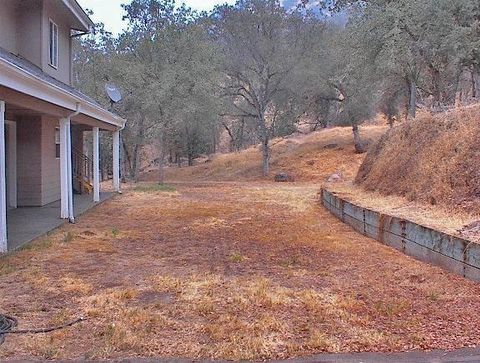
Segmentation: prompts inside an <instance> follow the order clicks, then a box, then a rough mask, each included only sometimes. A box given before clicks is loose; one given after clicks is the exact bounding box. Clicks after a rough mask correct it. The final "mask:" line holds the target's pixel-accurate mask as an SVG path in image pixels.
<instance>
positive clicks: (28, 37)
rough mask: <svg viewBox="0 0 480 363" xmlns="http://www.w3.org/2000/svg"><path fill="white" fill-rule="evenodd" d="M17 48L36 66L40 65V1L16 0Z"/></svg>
mask: <svg viewBox="0 0 480 363" xmlns="http://www.w3.org/2000/svg"><path fill="white" fill-rule="evenodd" d="M16 19H17V33H16V36H17V50H18V53H19V54H20V55H21V56H22V57H24V58H25V59H28V60H29V61H30V62H32V63H33V64H36V65H37V66H38V67H41V66H42V52H46V51H47V50H45V49H42V43H41V34H42V2H41V1H38V0H22V1H18V7H17V18H16Z"/></svg>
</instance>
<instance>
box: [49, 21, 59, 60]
mask: <svg viewBox="0 0 480 363" xmlns="http://www.w3.org/2000/svg"><path fill="white" fill-rule="evenodd" d="M48 65H49V66H50V67H52V68H55V69H58V25H57V23H55V22H54V21H53V20H52V19H48Z"/></svg>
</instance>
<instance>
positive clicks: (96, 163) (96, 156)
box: [93, 127, 100, 202]
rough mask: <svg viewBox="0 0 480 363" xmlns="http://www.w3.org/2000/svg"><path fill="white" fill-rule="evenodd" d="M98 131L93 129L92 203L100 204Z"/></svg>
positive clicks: (96, 128)
mask: <svg viewBox="0 0 480 363" xmlns="http://www.w3.org/2000/svg"><path fill="white" fill-rule="evenodd" d="M99 136H100V129H99V128H98V127H94V128H93V201H94V202H100V160H99V158H100V150H99V149H100V140H99V139H100V137H99Z"/></svg>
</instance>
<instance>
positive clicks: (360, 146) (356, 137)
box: [352, 123, 367, 154]
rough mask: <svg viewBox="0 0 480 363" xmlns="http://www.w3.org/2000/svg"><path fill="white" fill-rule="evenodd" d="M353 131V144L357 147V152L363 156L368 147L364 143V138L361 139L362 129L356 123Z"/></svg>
mask: <svg viewBox="0 0 480 363" xmlns="http://www.w3.org/2000/svg"><path fill="white" fill-rule="evenodd" d="M352 131H353V144H354V145H355V152H356V153H357V154H363V153H364V152H366V151H367V147H366V145H365V143H364V142H363V141H362V138H361V137H360V129H359V128H358V125H357V124H356V123H354V124H353V126H352Z"/></svg>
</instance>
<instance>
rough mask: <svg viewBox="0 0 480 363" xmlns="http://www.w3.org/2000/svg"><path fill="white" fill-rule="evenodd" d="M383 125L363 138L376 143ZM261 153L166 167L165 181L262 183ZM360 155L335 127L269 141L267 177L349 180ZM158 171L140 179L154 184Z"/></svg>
mask: <svg viewBox="0 0 480 363" xmlns="http://www.w3.org/2000/svg"><path fill="white" fill-rule="evenodd" d="M385 130H386V128H385V127H384V126H365V127H362V129H361V134H362V136H363V137H365V138H367V139H371V140H377V139H378V138H379V137H380V136H381V135H382V134H383V133H384V132H385ZM261 157H262V156H261V151H260V149H259V147H258V146H256V147H251V148H249V149H246V150H243V151H240V152H236V153H229V154H216V155H214V156H212V157H211V158H210V159H209V162H207V163H202V164H199V165H196V166H193V167H184V168H177V167H171V168H167V172H166V176H167V180H168V181H207V180H208V181H253V180H262V179H264V178H263V177H262V170H261V165H262V161H261ZM363 158H364V155H358V154H355V151H354V147H353V140H352V131H351V128H349V127H336V128H331V129H326V130H321V131H317V132H314V133H311V134H308V135H299V136H295V137H289V138H285V139H275V140H273V141H272V157H271V170H272V173H271V177H270V178H269V179H272V178H273V176H274V175H275V173H277V172H280V171H282V172H288V173H290V174H292V175H293V176H294V177H295V180H296V181H300V182H302V181H315V182H317V181H318V182H321V181H323V180H324V179H325V178H326V177H328V176H329V175H330V174H332V173H335V172H340V173H342V174H343V176H344V177H345V178H347V179H353V178H354V177H355V175H356V173H357V170H358V168H359V166H360V164H361V163H362V161H363ZM157 175H158V172H157V171H156V170H152V171H150V172H148V173H146V174H144V176H143V178H142V179H143V180H145V181H155V180H156V178H157Z"/></svg>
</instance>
